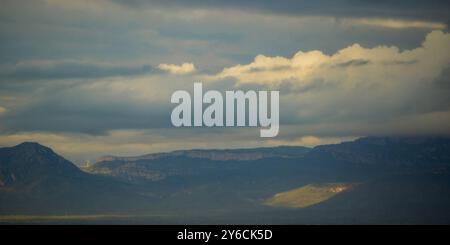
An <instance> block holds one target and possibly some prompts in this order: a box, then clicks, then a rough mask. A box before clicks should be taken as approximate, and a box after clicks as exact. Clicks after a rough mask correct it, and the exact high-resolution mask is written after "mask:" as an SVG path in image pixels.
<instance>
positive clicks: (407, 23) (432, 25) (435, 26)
mask: <svg viewBox="0 0 450 245" xmlns="http://www.w3.org/2000/svg"><path fill="white" fill-rule="evenodd" d="M339 22H340V23H341V24H342V25H347V26H373V27H383V28H391V29H406V28H423V29H432V30H442V29H446V28H447V25H446V24H445V23H442V22H437V21H424V20H402V19H381V18H342V19H339Z"/></svg>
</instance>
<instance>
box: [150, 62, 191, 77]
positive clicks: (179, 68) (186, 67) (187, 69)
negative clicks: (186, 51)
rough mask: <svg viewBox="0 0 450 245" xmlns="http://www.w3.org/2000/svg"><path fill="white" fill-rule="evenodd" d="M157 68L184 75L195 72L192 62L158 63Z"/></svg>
mask: <svg viewBox="0 0 450 245" xmlns="http://www.w3.org/2000/svg"><path fill="white" fill-rule="evenodd" d="M158 68H159V69H160V70H162V71H166V72H168V73H171V74H177V75H184V74H189V73H193V72H195V66H194V64H192V63H183V64H181V65H173V64H159V65H158Z"/></svg>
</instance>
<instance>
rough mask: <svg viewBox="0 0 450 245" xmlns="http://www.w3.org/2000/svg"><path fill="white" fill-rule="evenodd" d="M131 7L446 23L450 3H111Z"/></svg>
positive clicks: (143, 0) (248, 0) (233, 0)
mask: <svg viewBox="0 0 450 245" xmlns="http://www.w3.org/2000/svg"><path fill="white" fill-rule="evenodd" d="M111 1H113V2H116V3H120V4H122V5H125V6H129V7H133V8H142V7H146V6H147V7H151V6H165V7H182V8H189V7H192V8H217V9H221V8H233V9H240V10H246V11H262V12H272V13H279V14H291V15H321V16H336V17H396V18H409V19H424V20H435V21H443V22H445V23H449V20H450V12H449V9H450V2H449V1H446V0H429V1H420V0H412V1H411V0H397V1H386V0H382V1H368V0H340V1H337V0H316V1H308V0H283V1H272V0H211V1H202V0H175V1H164V0H111Z"/></svg>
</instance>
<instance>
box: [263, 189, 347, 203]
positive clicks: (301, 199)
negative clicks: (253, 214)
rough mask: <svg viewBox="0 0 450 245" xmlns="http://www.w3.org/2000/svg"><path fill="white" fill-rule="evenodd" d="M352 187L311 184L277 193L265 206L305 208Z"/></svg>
mask: <svg viewBox="0 0 450 245" xmlns="http://www.w3.org/2000/svg"><path fill="white" fill-rule="evenodd" d="M351 187H352V184H346V183H327V184H309V185H305V186H302V187H300V188H296V189H292V190H289V191H285V192H280V193H277V194H275V195H274V196H273V197H271V198H269V199H267V200H266V201H264V203H263V204H264V205H267V206H273V207H286V208H305V207H309V206H311V205H314V204H318V203H321V202H324V201H326V200H328V199H330V198H332V197H334V196H336V195H337V194H339V193H342V192H344V191H347V190H348V189H349V188H351Z"/></svg>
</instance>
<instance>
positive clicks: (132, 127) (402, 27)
mask: <svg viewBox="0 0 450 245" xmlns="http://www.w3.org/2000/svg"><path fill="white" fill-rule="evenodd" d="M1 5H2V8H0V52H1V53H2V55H1V56H0V145H5V146H6V145H14V144H16V143H19V142H22V141H39V142H41V143H43V144H47V145H49V146H51V147H54V148H55V149H56V150H57V151H59V152H61V153H62V154H64V155H66V156H68V157H69V158H70V159H72V160H75V161H76V162H82V161H84V160H93V159H95V158H96V157H99V156H101V155H105V154H112V153H114V154H119V155H134V154H144V153H148V152H157V151H167V150H173V149H186V148H203V147H220V148H224V147H226V148H228V147H253V146H270V145H278V144H292V145H307V146H313V145H317V144H323V143H332V142H339V141H341V140H346V139H352V138H355V137H358V136H364V135H449V134H450V127H449V126H448V125H450V69H449V65H450V52H449V51H450V34H449V31H448V23H449V11H448V10H449V4H448V2H447V1H427V2H425V1H396V2H395V3H387V2H382V3H378V4H375V2H373V3H372V2H371V1H283V2H282V3H278V2H277V4H275V2H274V1H213V2H209V3H206V2H205V1H171V3H170V4H168V3H167V1H137V0H135V1H118V0H116V1H106V0H99V1H51V0H47V1H43V0H36V1H1ZM198 81H202V82H204V86H205V89H217V90H219V91H225V90H230V89H243V90H246V89H264V90H267V89H277V90H280V94H281V98H280V103H281V104H280V108H281V109H280V117H281V128H280V134H279V136H278V137H277V138H274V139H261V138H259V133H258V129H248V128H245V129H230V128H223V129H222V128H213V129H208V128H202V129H195V130H194V129H189V128H186V129H179V128H173V127H172V126H171V124H170V112H171V110H172V108H173V106H174V105H172V104H170V96H171V94H172V93H173V92H174V91H175V90H179V89H185V90H189V91H192V86H193V83H194V82H198ZM186 142H189V144H187V143H186ZM206 142H207V143H206Z"/></svg>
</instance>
